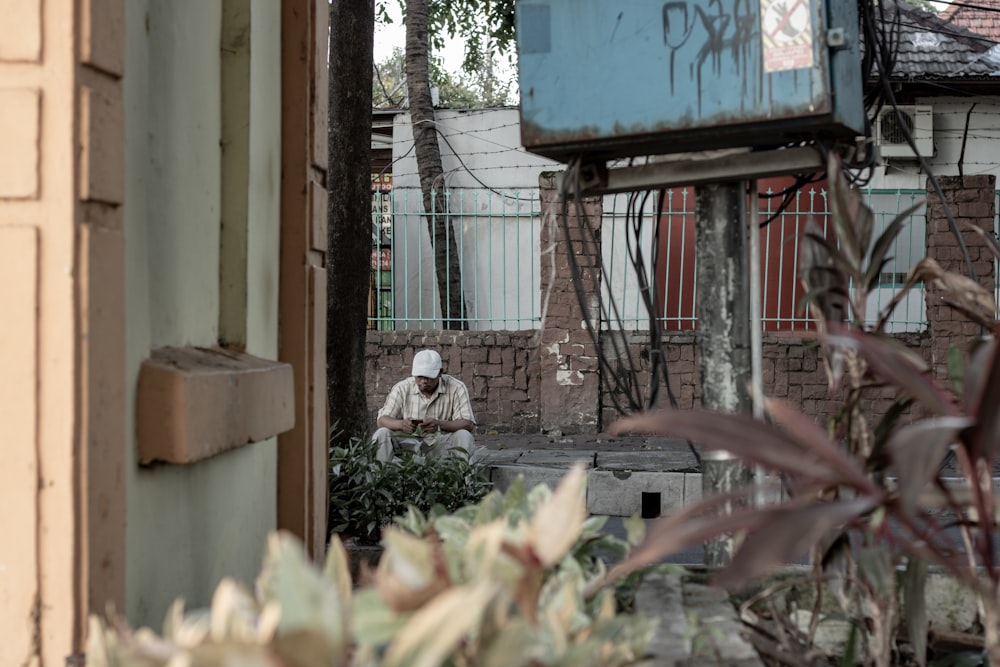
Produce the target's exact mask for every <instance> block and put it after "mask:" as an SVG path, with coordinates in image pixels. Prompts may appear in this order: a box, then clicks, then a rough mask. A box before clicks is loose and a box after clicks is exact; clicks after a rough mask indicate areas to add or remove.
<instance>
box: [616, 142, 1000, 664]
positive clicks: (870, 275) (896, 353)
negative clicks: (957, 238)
mask: <svg viewBox="0 0 1000 667" xmlns="http://www.w3.org/2000/svg"><path fill="white" fill-rule="evenodd" d="M828 173H829V175H830V197H831V216H832V222H833V225H832V226H833V230H832V234H831V235H830V237H827V236H824V235H823V234H822V233H821V232H820V229H819V227H818V226H816V225H815V224H814V223H810V226H809V227H808V229H807V234H806V237H805V240H804V241H803V244H802V248H801V253H800V266H802V278H803V282H804V284H805V287H806V290H807V301H808V303H809V307H810V311H811V313H812V314H813V316H814V318H815V320H816V322H817V324H818V329H819V333H818V334H817V335H816V339H817V340H818V342H819V344H820V345H821V348H822V357H823V360H824V362H825V364H826V370H827V374H828V378H829V383H830V390H831V393H836V392H840V395H842V396H843V397H844V403H843V406H842V408H841V410H840V411H839V414H838V416H837V418H836V419H834V420H833V421H832V423H831V424H829V426H828V428H826V429H824V428H822V427H821V426H819V425H818V424H816V423H815V421H814V420H813V419H812V418H811V417H809V416H807V415H805V414H803V413H802V412H800V411H799V410H798V409H796V408H794V407H792V406H790V405H788V404H786V403H783V402H781V401H779V400H775V399H762V401H763V406H764V409H765V412H766V414H767V420H756V419H754V418H753V417H751V416H749V415H737V414H718V413H711V412H708V411H697V410H695V411H678V410H666V411H663V412H659V413H649V414H642V415H636V416H631V417H626V418H623V419H621V420H620V421H619V422H617V423H616V424H615V425H613V426H612V428H611V429H610V430H611V432H612V433H624V432H634V433H656V434H662V435H668V436H673V437H678V438H685V439H689V440H691V441H693V442H696V443H698V444H700V445H701V446H703V447H705V448H707V449H715V450H725V451H727V452H729V453H731V454H733V455H735V456H737V457H738V458H740V459H742V460H743V461H745V462H747V463H751V464H755V465H759V466H762V467H764V468H766V469H767V470H769V471H771V472H773V473H775V474H776V475H778V476H779V477H780V479H781V480H782V482H783V484H784V490H785V492H786V496H785V497H784V499H783V500H781V501H779V502H776V503H775V504H772V505H764V506H758V507H752V506H750V505H749V503H747V502H735V501H737V500H740V501H747V500H748V499H749V498H750V494H751V493H752V490H750V489H747V490H746V494H745V496H744V497H737V496H739V495H740V494H734V495H729V496H725V497H714V498H706V499H704V500H703V501H702V502H700V503H699V504H697V505H694V506H690V507H687V508H685V509H684V510H683V511H681V512H678V513H677V514H675V515H673V516H670V517H667V518H665V519H663V520H662V521H661V522H659V523H657V524H655V525H654V526H653V527H651V529H650V530H649V532H648V535H647V536H646V539H645V541H644V542H643V543H642V544H640V545H638V547H637V548H636V549H635V550H634V551H633V553H632V555H631V556H630V557H629V558H628V559H626V560H624V561H622V562H620V563H619V564H618V565H616V566H615V567H614V568H612V569H611V571H610V572H608V575H607V579H608V580H609V581H610V580H614V579H615V578H616V577H617V576H619V575H621V574H622V573H627V572H629V571H630V570H631V569H632V568H634V567H640V566H643V565H645V564H648V563H651V562H655V561H656V560H658V559H660V558H663V557H664V556H666V555H668V554H671V553H674V552H677V551H681V550H683V549H685V548H687V547H690V546H692V545H696V544H699V543H702V542H704V541H705V540H707V539H710V538H714V537H718V536H720V535H724V534H736V535H737V536H739V537H740V538H741V543H740V545H739V548H738V550H737V552H736V553H735V554H734V557H733V560H732V563H731V565H729V566H728V567H727V568H725V569H724V570H722V571H721V572H719V573H718V574H717V577H716V582H717V583H718V584H720V585H723V586H727V587H742V586H744V585H746V584H749V583H750V582H752V581H754V580H756V579H758V578H760V577H762V576H764V575H765V574H768V573H770V572H772V571H773V570H775V569H776V568H778V567H779V566H781V565H783V564H786V563H789V562H792V561H793V560H794V559H795V558H798V557H800V556H801V555H803V554H804V553H807V552H811V553H812V555H813V562H814V567H815V568H816V571H817V573H818V574H819V575H820V576H821V577H822V578H823V579H824V580H825V581H826V582H827V583H828V584H829V589H830V590H831V592H832V594H833V595H834V597H835V598H836V599H837V600H838V601H839V602H840V604H841V606H842V608H843V609H844V611H845V612H846V613H847V614H848V615H849V616H850V617H852V618H853V619H854V621H855V623H854V628H856V629H860V631H861V632H862V633H863V637H864V639H865V644H866V648H867V651H866V653H867V664H874V665H878V666H880V667H887V666H888V665H890V664H893V662H892V661H893V652H894V649H895V645H894V640H895V636H896V633H897V629H898V628H897V626H898V621H899V620H901V619H902V620H903V622H904V623H905V627H906V630H907V634H908V636H909V638H910V641H911V643H912V646H913V650H914V654H915V656H916V660H917V662H918V664H921V665H923V664H926V653H927V651H926V633H927V620H926V618H927V617H926V606H925V602H924V599H923V591H924V582H925V578H926V575H927V566H928V564H930V565H934V566H937V567H940V568H942V569H943V570H944V571H945V572H947V573H948V574H950V575H952V576H953V577H954V578H955V579H956V580H958V581H959V582H961V583H962V584H964V585H965V586H966V587H967V588H968V590H969V591H970V592H972V593H973V594H974V595H975V596H977V598H978V600H979V602H980V604H981V608H982V623H983V626H984V639H985V644H986V653H987V655H988V656H989V660H990V662H991V664H994V665H1000V561H998V553H997V546H996V543H995V541H994V539H993V535H994V531H995V530H996V527H997V521H996V520H997V503H996V499H995V498H994V492H993V483H992V474H991V473H992V470H993V467H994V464H995V463H996V461H997V454H998V450H1000V352H998V349H997V346H996V343H995V338H994V337H992V336H991V337H990V338H989V339H988V340H986V341H983V342H981V343H979V344H978V345H975V346H974V347H973V349H972V350H971V351H970V356H969V357H968V361H967V362H966V361H965V359H964V358H963V357H962V355H961V354H958V353H957V351H953V354H952V360H951V361H952V363H951V368H952V377H951V383H950V384H948V383H943V382H939V381H937V380H936V379H935V378H934V377H932V375H931V374H930V373H929V368H928V365H927V363H926V362H925V361H924V360H923V359H922V358H921V357H920V356H918V355H916V354H914V353H913V352H911V351H909V350H907V349H905V348H904V347H903V346H902V345H900V344H899V343H897V342H896V341H894V340H893V339H892V338H891V337H890V336H888V335H886V334H885V332H884V328H885V323H886V322H887V321H888V318H889V315H890V312H891V310H892V309H893V308H895V306H896V305H897V304H898V303H899V302H900V301H901V300H902V298H903V297H904V296H905V290H909V289H913V288H915V287H916V286H917V285H918V284H919V283H921V282H923V284H924V285H927V286H929V287H932V288H933V289H934V290H935V294H936V295H937V296H938V297H939V298H941V299H942V300H943V301H944V302H945V303H947V304H949V305H950V306H952V307H953V308H954V309H955V310H957V311H959V312H962V313H965V314H966V315H969V316H970V317H973V319H974V321H976V322H979V323H981V324H982V325H983V326H984V327H989V329H987V330H988V331H989V333H991V334H993V333H995V329H992V327H994V326H995V317H996V307H995V305H994V304H993V298H992V295H991V294H990V293H989V291H988V290H986V289H983V288H982V287H981V286H979V285H978V284H977V283H975V282H974V281H972V280H970V279H968V278H965V277H963V276H956V275H954V274H949V273H946V272H944V271H942V270H941V267H940V266H938V265H937V264H936V263H934V262H933V260H930V259H925V260H923V261H921V262H920V263H918V264H917V265H916V266H915V267H914V268H913V270H912V271H911V273H910V276H909V277H908V279H907V281H906V286H905V288H904V291H903V292H901V293H900V294H898V295H897V296H896V298H894V300H893V301H892V302H891V303H890V304H889V306H888V308H887V309H886V310H885V311H883V312H881V313H878V314H877V315H876V316H875V317H869V316H868V314H867V313H866V312H865V306H866V303H867V296H868V292H869V291H870V290H871V289H874V287H875V286H876V285H877V284H878V280H879V274H880V273H881V271H882V269H883V268H884V266H885V265H886V264H887V263H888V262H889V261H890V259H891V258H890V257H889V252H890V250H891V248H892V246H893V244H894V241H895V238H896V236H897V235H898V234H899V232H900V230H901V229H902V227H903V225H904V224H905V218H906V217H908V216H909V215H910V213H912V210H913V209H911V210H909V211H906V212H904V213H903V214H902V215H900V216H899V217H898V218H897V219H895V220H893V221H892V222H891V223H890V224H889V225H887V226H886V228H885V231H884V232H883V233H882V234H881V235H880V236H879V237H878V238H873V215H872V212H871V210H870V209H868V207H867V206H866V205H865V204H864V202H863V201H862V200H861V197H860V194H859V193H858V192H857V191H855V190H852V189H850V188H849V187H848V185H847V183H846V180H845V179H844V177H843V175H842V174H841V172H840V166H839V163H838V161H837V158H836V156H832V157H831V161H830V164H829V168H828ZM995 246H996V244H995V243H994V244H993V246H991V247H995ZM998 254H1000V253H998ZM886 387H889V388H891V389H892V390H893V392H894V395H895V396H896V397H897V398H896V400H895V403H894V405H893V406H892V407H891V408H890V409H889V410H888V411H886V413H885V414H884V415H883V416H880V417H878V416H876V415H874V414H872V412H871V409H870V402H869V401H867V400H866V399H865V392H866V391H867V390H868V389H871V388H883V390H884V388H886ZM949 452H951V453H952V454H953V456H954V457H955V460H956V462H957V464H958V468H959V470H960V474H961V479H960V480H959V484H958V485H956V484H955V480H952V479H946V478H945V477H943V476H942V473H941V466H942V463H943V462H944V460H945V457H946V456H947V455H948V454H949ZM900 570H901V571H902V574H901V575H900V576H899V577H897V573H898V571H900ZM900 580H901V581H902V582H903V583H902V584H900V583H899V582H900ZM901 592H903V593H905V594H904V595H902V598H903V600H904V605H905V608H904V609H902V611H901V609H900V602H899V600H900V597H901Z"/></svg>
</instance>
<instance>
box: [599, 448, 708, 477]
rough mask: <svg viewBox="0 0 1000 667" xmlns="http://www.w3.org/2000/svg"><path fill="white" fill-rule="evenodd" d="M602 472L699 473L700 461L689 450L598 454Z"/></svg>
mask: <svg viewBox="0 0 1000 667" xmlns="http://www.w3.org/2000/svg"><path fill="white" fill-rule="evenodd" d="M596 467H597V468H598V469H602V470H632V471H647V472H667V471H669V472H698V471H699V465H698V459H696V458H695V456H694V454H692V453H691V452H690V451H689V450H687V449H683V450H679V451H678V450H663V451H650V452H597V466H596Z"/></svg>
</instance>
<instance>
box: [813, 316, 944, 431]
mask: <svg viewBox="0 0 1000 667" xmlns="http://www.w3.org/2000/svg"><path fill="white" fill-rule="evenodd" d="M831 329H832V327H831ZM823 340H824V342H825V343H826V344H828V345H841V346H843V347H848V348H852V349H854V350H857V351H858V353H859V354H860V355H861V356H862V357H863V358H864V360H865V361H866V362H867V363H868V367H869V368H871V370H872V371H874V372H875V374H876V375H878V376H879V377H881V378H883V379H885V380H888V381H889V382H890V383H891V384H893V385H895V386H896V387H898V388H899V389H900V390H901V391H903V392H905V393H906V394H908V395H910V396H912V397H913V398H914V399H915V400H916V401H917V402H919V403H920V404H921V405H923V406H924V407H926V408H927V409H929V410H931V411H932V412H933V413H934V414H938V415H955V414H957V413H958V410H957V408H956V407H955V405H954V403H953V402H952V400H951V398H950V397H949V395H948V394H947V393H946V392H945V391H943V390H942V389H941V388H940V387H939V386H938V385H937V384H936V383H935V382H934V381H933V380H932V379H931V378H930V377H929V376H928V375H927V373H926V369H927V366H926V363H925V362H924V361H923V359H921V358H920V357H918V356H917V355H916V354H914V353H912V352H910V351H909V350H907V349H905V348H903V347H900V346H897V345H894V344H890V343H889V342H888V341H886V340H884V339H882V338H879V337H877V336H874V335H872V334H870V333H866V332H863V331H853V330H848V329H846V328H843V327H840V328H839V331H837V332H833V333H830V334H827V335H825V336H823Z"/></svg>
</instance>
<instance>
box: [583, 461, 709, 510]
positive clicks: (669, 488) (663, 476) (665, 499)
mask: <svg viewBox="0 0 1000 667" xmlns="http://www.w3.org/2000/svg"><path fill="white" fill-rule="evenodd" d="M685 476H686V475H685V473H681V472H623V471H610V470H593V471H591V473H590V475H589V476H588V478H587V510H588V511H589V512H590V513H591V514H607V515H608V516H632V515H633V514H638V515H640V516H644V513H643V509H644V508H643V500H644V498H645V499H646V503H647V507H646V509H647V511H646V512H645V514H647V515H649V514H650V511H649V507H650V505H651V506H652V507H655V508H656V511H658V514H657V516H662V515H664V514H669V513H671V512H673V511H676V510H677V509H680V508H681V507H683V506H684V486H685V485H684V477H685ZM699 477H700V475H699ZM644 518H647V519H651V518H654V516H652V515H650V516H644Z"/></svg>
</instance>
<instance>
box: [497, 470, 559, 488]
mask: <svg viewBox="0 0 1000 667" xmlns="http://www.w3.org/2000/svg"><path fill="white" fill-rule="evenodd" d="M565 474H566V469H565V468H544V467H540V466H527V465H499V466H493V467H492V468H490V481H492V482H493V486H494V487H495V488H496V489H497V490H499V491H506V490H507V489H508V488H510V485H511V483H512V482H513V481H514V480H515V479H517V476H518V475H523V476H524V484H525V486H526V487H528V488H529V489H530V488H532V487H533V486H537V485H538V484H545V485H546V486H548V487H549V488H550V489H555V488H556V486H558V484H559V480H561V479H562V478H563V475H565Z"/></svg>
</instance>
